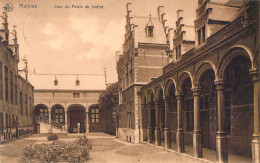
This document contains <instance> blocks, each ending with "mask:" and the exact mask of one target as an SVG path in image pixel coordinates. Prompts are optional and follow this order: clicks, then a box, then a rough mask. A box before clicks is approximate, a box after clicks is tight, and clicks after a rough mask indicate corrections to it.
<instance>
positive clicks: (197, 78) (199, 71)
mask: <svg viewBox="0 0 260 163" xmlns="http://www.w3.org/2000/svg"><path fill="white" fill-rule="evenodd" d="M208 70H213V71H214V74H215V78H216V66H215V64H214V63H213V62H211V61H204V62H203V63H201V64H200V65H199V67H198V69H197V71H196V72H195V74H194V87H196V86H197V87H198V86H199V85H200V83H199V82H200V79H201V77H202V76H203V74H204V73H205V72H206V71H208Z"/></svg>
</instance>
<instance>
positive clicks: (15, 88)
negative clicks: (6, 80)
mask: <svg viewBox="0 0 260 163" xmlns="http://www.w3.org/2000/svg"><path fill="white" fill-rule="evenodd" d="M14 91H15V94H14V95H15V97H14V98H15V104H16V105H17V104H18V97H17V96H18V94H17V76H15V78H14Z"/></svg>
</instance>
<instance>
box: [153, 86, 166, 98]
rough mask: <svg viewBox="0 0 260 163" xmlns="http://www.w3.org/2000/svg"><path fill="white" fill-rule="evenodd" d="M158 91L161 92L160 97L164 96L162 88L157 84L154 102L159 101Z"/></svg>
mask: <svg viewBox="0 0 260 163" xmlns="http://www.w3.org/2000/svg"><path fill="white" fill-rule="evenodd" d="M160 91H162V96H164V90H163V86H162V85H161V84H157V85H156V88H155V96H154V98H155V100H158V99H159V96H160ZM163 98H164V97H163Z"/></svg>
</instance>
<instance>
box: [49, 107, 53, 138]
mask: <svg viewBox="0 0 260 163" xmlns="http://www.w3.org/2000/svg"><path fill="white" fill-rule="evenodd" d="M51 132H52V126H51V111H49V133H51Z"/></svg>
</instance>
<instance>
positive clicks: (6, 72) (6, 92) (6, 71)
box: [5, 67, 9, 101]
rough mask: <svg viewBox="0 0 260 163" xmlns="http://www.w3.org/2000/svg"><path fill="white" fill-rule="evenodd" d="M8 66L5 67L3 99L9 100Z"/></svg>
mask: <svg viewBox="0 0 260 163" xmlns="http://www.w3.org/2000/svg"><path fill="white" fill-rule="evenodd" d="M8 83H9V81H8V68H7V67H5V100H6V101H8V100H9V89H8Z"/></svg>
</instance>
